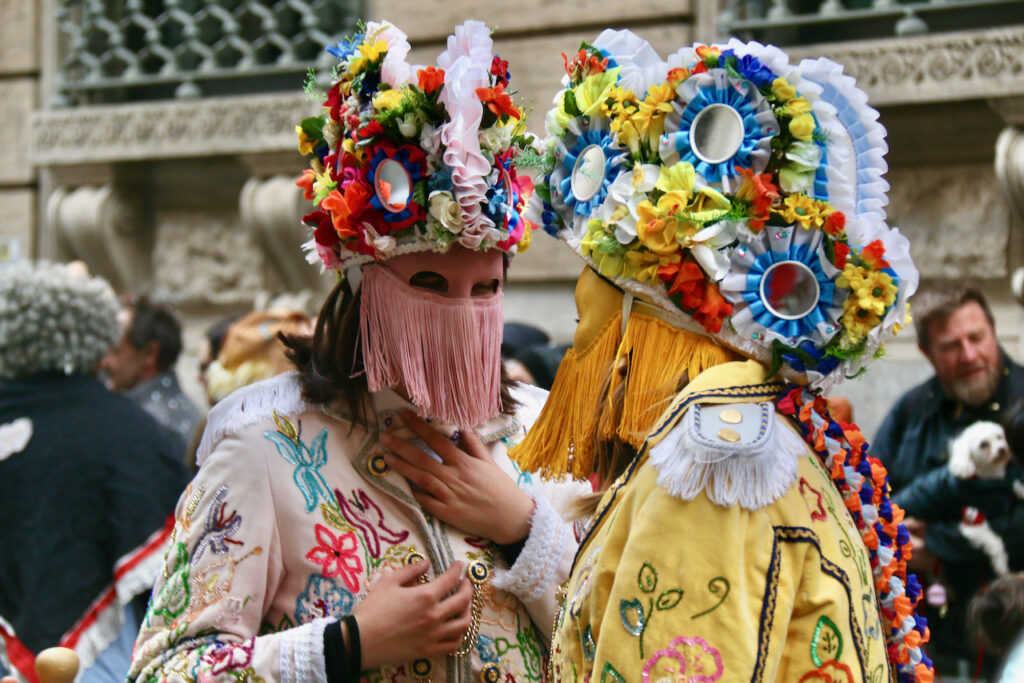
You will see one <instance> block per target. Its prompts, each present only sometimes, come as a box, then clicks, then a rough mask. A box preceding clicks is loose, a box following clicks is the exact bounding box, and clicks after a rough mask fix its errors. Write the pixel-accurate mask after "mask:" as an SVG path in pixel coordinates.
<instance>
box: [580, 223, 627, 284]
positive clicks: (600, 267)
mask: <svg viewBox="0 0 1024 683" xmlns="http://www.w3.org/2000/svg"><path fill="white" fill-rule="evenodd" d="M580 250H581V251H582V252H583V255H584V256H589V257H590V258H591V259H593V261H594V264H595V265H596V266H597V272H599V273H601V275H604V276H605V277H607V278H611V279H615V278H617V277H621V276H622V274H623V273H624V271H625V268H626V260H625V259H624V258H623V256H622V247H621V245H619V243H618V241H617V240H615V238H614V237H613V236H612V235H609V234H608V231H607V230H606V229H605V226H604V224H603V223H601V221H600V220H598V219H596V218H594V219H591V220H590V221H589V222H588V223H587V233H586V234H585V235H584V236H583V239H581V240H580Z"/></svg>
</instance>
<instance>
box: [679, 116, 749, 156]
mask: <svg viewBox="0 0 1024 683" xmlns="http://www.w3.org/2000/svg"><path fill="white" fill-rule="evenodd" d="M743 135H744V130H743V119H742V118H740V114H739V112H737V111H736V110H735V109H733V108H732V107H730V106H729V105H727V104H712V105H710V106H708V107H705V108H704V109H702V110H701V111H700V113H699V114H697V116H695V117H694V119H693V124H692V125H691V126H690V147H691V148H692V149H693V153H694V154H696V155H697V157H698V158H699V159H701V160H702V161H706V162H707V163H709V164H720V163H722V162H724V161H728V160H729V159H731V158H733V157H734V156H735V155H736V152H738V151H739V149H740V145H742V144H743Z"/></svg>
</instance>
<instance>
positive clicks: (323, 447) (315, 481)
mask: <svg viewBox="0 0 1024 683" xmlns="http://www.w3.org/2000/svg"><path fill="white" fill-rule="evenodd" d="M298 423H299V424H298V427H296V426H295V425H294V424H292V422H291V420H289V419H288V418H287V417H283V416H281V415H278V414H277V413H276V412H275V413H274V424H276V425H277V431H276V432H270V431H267V432H263V436H265V437H266V438H268V439H270V440H271V441H272V442H273V443H274V446H276V447H277V452H278V453H280V454H281V457H283V458H284V459H285V460H287V461H288V462H289V463H291V464H293V465H295V474H294V475H293V477H294V479H295V485H296V486H298V487H299V491H301V492H302V495H303V496H304V497H305V499H306V511H307V512H309V511H312V510H314V509H315V508H316V504H317V501H319V500H320V498H321V497H323V498H324V500H331V489H330V488H329V487H328V486H327V482H326V481H324V476H323V475H322V474H321V473H320V468H321V467H322V466H323V464H324V463H326V462H327V430H326V429H322V430H320V433H319V434H317V435H316V436H315V437H313V441H312V443H311V445H308V446H307V445H306V444H305V443H303V441H302V420H299V421H298Z"/></svg>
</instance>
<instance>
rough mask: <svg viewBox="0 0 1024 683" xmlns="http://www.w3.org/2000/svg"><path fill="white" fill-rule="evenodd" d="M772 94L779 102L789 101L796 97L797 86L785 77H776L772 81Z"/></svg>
mask: <svg viewBox="0 0 1024 683" xmlns="http://www.w3.org/2000/svg"><path fill="white" fill-rule="evenodd" d="M772 94H773V95H775V99H777V100H778V101H779V102H788V101H789V100H791V99H793V98H794V97H796V88H794V87H793V86H792V85H790V84H789V81H787V80H786V79H785V78H783V77H781V76H780V77H779V78H776V79H775V81H774V82H773V83H772Z"/></svg>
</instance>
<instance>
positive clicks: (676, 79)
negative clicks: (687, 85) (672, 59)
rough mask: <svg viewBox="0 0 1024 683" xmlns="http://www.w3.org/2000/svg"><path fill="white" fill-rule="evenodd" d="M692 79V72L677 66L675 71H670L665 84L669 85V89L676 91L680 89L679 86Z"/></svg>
mask: <svg viewBox="0 0 1024 683" xmlns="http://www.w3.org/2000/svg"><path fill="white" fill-rule="evenodd" d="M689 77H690V70H689V69H685V68H683V67H681V66H677V67H676V68H674V69H670V70H669V72H668V75H667V76H666V77H665V82H666V83H668V85H669V87H670V88H672V89H673V90H675V89H676V88H678V87H679V84H680V83H682V82H683V81H685V80H686V79H687V78H689Z"/></svg>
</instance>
